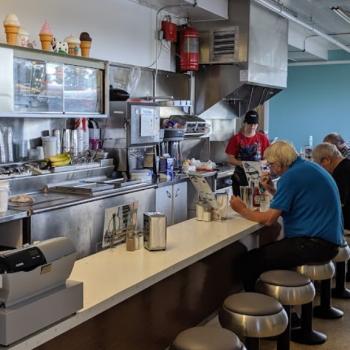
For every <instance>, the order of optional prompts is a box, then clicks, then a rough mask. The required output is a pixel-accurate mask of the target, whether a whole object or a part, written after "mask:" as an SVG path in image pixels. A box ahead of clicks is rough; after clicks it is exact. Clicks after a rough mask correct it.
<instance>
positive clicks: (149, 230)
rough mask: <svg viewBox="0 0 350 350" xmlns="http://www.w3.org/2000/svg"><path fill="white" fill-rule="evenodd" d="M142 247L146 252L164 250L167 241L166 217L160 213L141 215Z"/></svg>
mask: <svg viewBox="0 0 350 350" xmlns="http://www.w3.org/2000/svg"><path fill="white" fill-rule="evenodd" d="M143 230H144V246H145V248H146V249H148V250H165V249H166V241H167V232H166V231H167V221H166V216H165V215H164V214H162V213H160V212H146V213H144V214H143Z"/></svg>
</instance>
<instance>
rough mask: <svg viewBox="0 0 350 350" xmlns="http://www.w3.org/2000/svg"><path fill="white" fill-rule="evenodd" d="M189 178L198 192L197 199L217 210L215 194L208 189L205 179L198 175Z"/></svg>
mask: <svg viewBox="0 0 350 350" xmlns="http://www.w3.org/2000/svg"><path fill="white" fill-rule="evenodd" d="M189 178H190V181H191V182H192V184H193V186H194V188H195V189H196V190H197V192H198V195H199V199H200V200H202V201H204V202H205V203H208V204H209V205H210V206H211V207H212V208H217V206H218V203H217V201H216V197H215V193H214V192H213V191H212V189H211V188H210V186H209V184H208V181H207V180H206V179H205V177H203V176H200V175H190V176H189Z"/></svg>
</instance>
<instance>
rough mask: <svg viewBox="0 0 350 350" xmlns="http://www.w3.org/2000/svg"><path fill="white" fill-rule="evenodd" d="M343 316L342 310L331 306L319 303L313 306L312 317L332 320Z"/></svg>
mask: <svg viewBox="0 0 350 350" xmlns="http://www.w3.org/2000/svg"><path fill="white" fill-rule="evenodd" d="M343 316H344V312H343V311H341V310H339V309H337V308H335V307H333V306H330V307H327V308H325V307H323V306H321V305H319V306H315V307H314V317H317V318H322V319H325V320H334V319H337V318H341V317H343Z"/></svg>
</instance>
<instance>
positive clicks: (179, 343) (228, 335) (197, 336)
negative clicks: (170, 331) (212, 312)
mask: <svg viewBox="0 0 350 350" xmlns="http://www.w3.org/2000/svg"><path fill="white" fill-rule="evenodd" d="M170 350H246V348H245V346H244V345H243V344H242V342H241V341H240V340H239V338H238V337H237V335H235V334H234V333H232V332H231V331H229V330H227V329H224V328H215V327H193V328H189V329H186V330H184V331H182V332H181V333H179V334H178V335H177V336H176V338H175V340H174V342H173V343H172V344H171V346H170Z"/></svg>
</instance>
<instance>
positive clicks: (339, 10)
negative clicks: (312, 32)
mask: <svg viewBox="0 0 350 350" xmlns="http://www.w3.org/2000/svg"><path fill="white" fill-rule="evenodd" d="M331 10H332V11H333V12H334V13H335V14H337V15H338V16H339V17H340V18H341V19H343V20H344V21H345V22H348V23H350V13H349V12H348V11H345V10H344V9H342V8H341V7H339V6H333V7H331Z"/></svg>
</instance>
